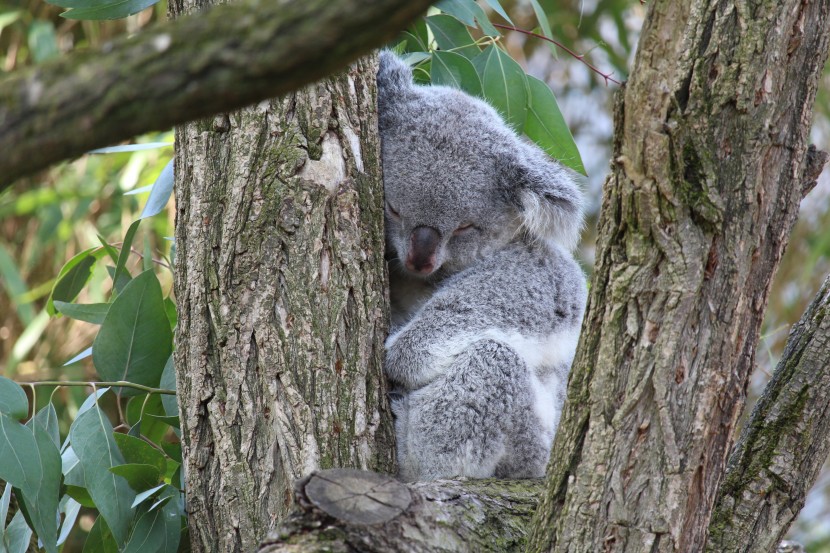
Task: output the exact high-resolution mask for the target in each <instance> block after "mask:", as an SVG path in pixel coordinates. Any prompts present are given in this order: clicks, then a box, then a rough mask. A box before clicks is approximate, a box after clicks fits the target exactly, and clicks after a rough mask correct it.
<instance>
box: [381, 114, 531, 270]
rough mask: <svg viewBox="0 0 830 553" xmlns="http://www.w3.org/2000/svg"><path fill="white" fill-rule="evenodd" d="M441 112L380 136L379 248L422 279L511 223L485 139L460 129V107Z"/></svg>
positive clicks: (482, 247) (470, 256) (469, 254)
mask: <svg viewBox="0 0 830 553" xmlns="http://www.w3.org/2000/svg"><path fill="white" fill-rule="evenodd" d="M441 111H442V112H444V113H443V117H439V118H438V119H436V118H431V117H425V118H424V117H422V118H420V119H413V120H412V122H411V123H410V124H408V125H405V126H403V127H399V128H397V129H394V130H390V131H388V132H384V133H383V135H382V136H383V179H384V187H385V193H386V229H387V230H386V237H387V249H388V250H389V251H392V252H394V253H395V254H396V256H397V259H398V261H399V262H400V264H401V266H403V267H404V269H405V270H406V271H407V272H409V273H411V274H412V275H415V276H418V277H422V278H428V277H430V276H431V275H434V274H436V273H437V272H438V271H439V270H440V274H452V273H455V272H458V271H460V270H463V269H464V268H466V267H468V266H469V265H471V264H472V263H473V262H474V261H476V260H477V259H479V258H481V257H483V256H486V255H488V254H490V253H492V252H493V251H494V250H495V249H497V248H499V247H502V246H503V245H504V244H506V243H507V242H508V241H509V240H510V239H511V237H512V236H513V234H514V233H515V232H516V230H517V228H518V221H517V212H516V209H515V207H514V206H512V205H511V204H510V203H509V202H508V201H507V200H506V198H504V197H503V193H501V192H500V191H499V186H498V183H497V182H496V164H497V161H496V159H495V158H494V157H493V155H492V153H491V152H490V151H489V150H488V141H489V140H488V138H486V137H481V138H482V139H483V140H484V142H483V143H481V142H479V141H477V140H475V134H476V133H475V132H473V133H470V132H468V131H466V130H464V129H462V128H460V126H461V125H462V124H464V123H462V121H463V120H464V119H469V118H470V117H469V115H470V114H469V113H468V112H466V111H465V112H463V113H460V114H459V113H455V114H454V113H449V114H447V113H446V110H441ZM436 115H441V112H438V113H436ZM466 123H469V121H467V122H466ZM464 126H465V127H466V124H465V125H464ZM471 135H473V136H471Z"/></svg>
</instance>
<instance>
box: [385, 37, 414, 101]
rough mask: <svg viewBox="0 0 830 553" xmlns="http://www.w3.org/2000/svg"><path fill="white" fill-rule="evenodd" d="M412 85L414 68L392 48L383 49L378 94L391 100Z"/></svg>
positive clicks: (386, 99)
mask: <svg viewBox="0 0 830 553" xmlns="http://www.w3.org/2000/svg"><path fill="white" fill-rule="evenodd" d="M411 87H412V69H410V68H409V66H408V65H407V64H406V63H405V62H404V61H403V60H402V59H401V58H399V57H398V56H396V55H395V54H394V53H392V51H390V50H381V52H380V67H379V68H378V96H379V97H380V100H381V101H387V102H388V101H390V100H393V99H395V98H398V97H400V96H401V95H403V94H405V93H406V92H407V91H408V90H409V89H410V88H411Z"/></svg>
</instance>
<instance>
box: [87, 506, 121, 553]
mask: <svg viewBox="0 0 830 553" xmlns="http://www.w3.org/2000/svg"><path fill="white" fill-rule="evenodd" d="M83 553H118V543H116V541H115V537H114V536H113V535H112V531H110V529H109V526H107V521H106V520H104V517H103V516H101V515H98V518H96V519H95V524H93V525H92V530H90V531H89V535H88V536H87V538H86V543H84V551H83Z"/></svg>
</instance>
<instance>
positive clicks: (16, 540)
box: [4, 511, 32, 553]
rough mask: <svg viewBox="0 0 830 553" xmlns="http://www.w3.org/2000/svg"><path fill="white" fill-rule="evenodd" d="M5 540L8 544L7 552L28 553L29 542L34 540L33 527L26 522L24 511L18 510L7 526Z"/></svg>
mask: <svg viewBox="0 0 830 553" xmlns="http://www.w3.org/2000/svg"><path fill="white" fill-rule="evenodd" d="M4 538H5V542H6V544H7V545H8V548H7V549H6V551H7V553H26V552H27V551H28V550H29V542H30V541H31V540H32V529H31V528H29V525H28V524H26V519H25V518H23V512H22V511H18V512H16V513H15V514H14V517H12V521H11V522H10V523H9V525H8V526H7V527H6V531H5V536H4Z"/></svg>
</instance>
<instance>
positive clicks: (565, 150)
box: [524, 76, 586, 175]
mask: <svg viewBox="0 0 830 553" xmlns="http://www.w3.org/2000/svg"><path fill="white" fill-rule="evenodd" d="M527 85H528V92H529V99H528V113H527V120H526V121H525V128H524V132H525V134H526V135H527V136H528V138H530V139H531V140H533V141H534V142H535V143H536V144H538V145H539V147H541V148H542V149H543V150H545V151H546V152H547V153H548V155H549V156H551V157H552V158H554V159H557V160H559V161H560V162H561V163H562V164H563V165H565V166H567V167H570V168H571V169H573V170H574V171H577V172H579V173H582V174H583V175H585V174H586V173H585V166H584V165H583V164H582V157H581V156H580V155H579V150H578V149H577V147H576V143H575V142H574V139H573V136H572V135H571V131H570V129H569V128H568V125H567V123H565V118H564V117H562V112H561V111H559V105H558V104H557V102H556V96H555V95H554V94H553V91H551V89H550V88H549V87H548V85H546V84H545V83H543V82H542V81H540V80H539V79H537V78H535V77H531V76H528V77H527Z"/></svg>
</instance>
